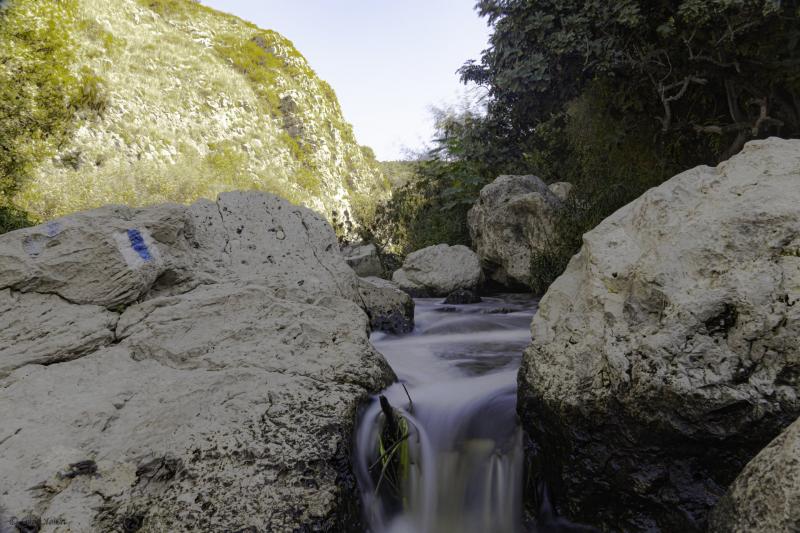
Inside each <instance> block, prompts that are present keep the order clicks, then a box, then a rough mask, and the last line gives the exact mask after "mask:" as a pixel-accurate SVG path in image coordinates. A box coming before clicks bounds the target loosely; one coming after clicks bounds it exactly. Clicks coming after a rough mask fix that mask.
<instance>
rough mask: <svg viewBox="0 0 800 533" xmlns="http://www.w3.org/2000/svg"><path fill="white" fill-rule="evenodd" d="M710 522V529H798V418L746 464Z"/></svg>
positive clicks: (739, 532) (745, 532) (748, 532)
mask: <svg viewBox="0 0 800 533" xmlns="http://www.w3.org/2000/svg"><path fill="white" fill-rule="evenodd" d="M710 522H711V523H710V526H709V531H710V532H711V533H774V532H776V531H800V419H798V420H797V421H796V422H795V423H794V424H792V425H791V426H789V428H788V429H786V430H785V431H784V432H783V433H781V434H780V435H779V436H778V437H777V438H776V439H775V440H773V441H772V442H770V443H769V445H768V446H767V447H766V448H764V449H763V450H762V451H761V453H759V454H758V455H757V456H756V457H755V459H753V460H752V461H750V462H749V463H748V464H747V466H746V467H745V469H744V470H743V471H742V473H741V474H739V477H737V478H736V481H735V482H734V483H733V485H732V486H731V488H730V489H729V490H728V492H727V493H726V494H725V496H724V497H723V498H722V499H721V500H720V501H719V503H718V504H717V507H716V508H715V509H714V511H713V512H712V513H711V521H710Z"/></svg>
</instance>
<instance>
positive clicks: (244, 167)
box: [0, 0, 388, 226]
mask: <svg viewBox="0 0 800 533" xmlns="http://www.w3.org/2000/svg"><path fill="white" fill-rule="evenodd" d="M0 13H2V14H0V17H1V18H0V24H2V27H0V49H2V50H4V51H2V52H0V68H2V70H0V86H2V87H3V88H2V89H0V92H2V93H3V94H0V96H2V97H4V99H5V101H6V104H0V116H1V118H3V119H4V120H6V123H5V125H0V149H1V150H0V172H2V174H0V187H2V191H3V193H4V194H5V196H6V199H7V200H8V199H9V198H10V199H11V200H12V201H13V202H14V203H15V204H17V206H18V207H20V208H22V209H24V210H26V211H28V212H29V213H30V214H31V215H33V217H34V218H39V219H43V218H50V217H52V216H56V215H60V214H64V213H68V212H72V211H76V210H80V209H85V208H90V207H95V206H99V205H102V204H107V203H125V204H130V205H144V204H150V203H154V202H161V201H165V200H171V201H177V202H188V201H191V200H194V199H196V198H198V197H208V198H212V197H215V196H216V195H217V193H219V192H221V191H225V190H231V189H260V190H267V191H271V192H275V193H277V194H279V195H281V196H283V197H286V198H288V199H290V200H292V201H295V202H301V203H303V204H305V205H308V206H309V207H311V208H313V209H316V210H318V211H320V212H323V213H325V214H326V215H327V216H328V217H329V218H331V219H332V220H333V221H334V222H336V223H338V224H342V225H345V226H346V225H347V223H346V221H347V220H348V218H355V216H356V212H357V211H359V210H360V211H368V210H369V206H370V205H371V204H372V203H373V202H374V200H375V199H377V198H378V197H380V196H382V195H384V194H386V191H387V188H388V187H387V184H386V181H385V178H384V177H383V175H382V174H381V171H380V169H379V167H378V165H377V163H376V162H375V159H374V156H373V155H372V152H371V150H369V149H368V148H362V147H360V146H359V145H358V144H357V143H356V140H355V138H354V136H353V132H352V128H351V127H350V125H349V124H347V123H346V122H345V121H344V119H343V117H342V113H341V109H340V107H339V104H338V102H337V99H336V96H335V94H334V92H333V90H332V89H331V88H330V86H329V85H328V84H327V83H325V82H324V81H322V80H320V79H319V78H317V76H316V75H315V73H314V72H313V71H312V70H311V68H310V67H309V65H308V63H307V62H306V60H305V59H304V58H303V56H302V55H301V54H300V53H299V52H298V51H297V50H295V49H294V47H293V46H292V43H291V42H289V41H288V40H287V39H285V38H283V37H282V36H281V35H279V34H278V33H275V32H273V31H268V30H261V29H259V28H257V27H256V26H254V25H252V24H249V23H247V22H245V21H242V20H240V19H238V18H235V17H233V16H229V15H225V14H222V13H219V12H217V11H214V10H212V9H209V8H206V7H204V6H201V5H200V4H198V3H196V2H192V1H191V0H48V1H47V2H43V1H41V0H11V1H10V2H9V3H8V4H7V9H6V11H2V12H0ZM49 77H52V78H53V79H49ZM10 102H13V103H10Z"/></svg>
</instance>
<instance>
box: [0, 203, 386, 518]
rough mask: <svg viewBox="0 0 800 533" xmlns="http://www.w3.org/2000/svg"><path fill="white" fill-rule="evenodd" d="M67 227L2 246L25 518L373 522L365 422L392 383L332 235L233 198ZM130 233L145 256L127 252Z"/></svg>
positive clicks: (10, 388)
mask: <svg viewBox="0 0 800 533" xmlns="http://www.w3.org/2000/svg"><path fill="white" fill-rule="evenodd" d="M58 225H59V226H58V228H60V231H51V230H50V229H48V226H47V225H45V226H39V227H36V228H31V229H28V230H22V231H17V232H12V233H9V234H6V235H2V236H0V310H1V311H2V315H0V326H3V327H2V329H1V330H0V341H2V344H0V412H2V413H3V424H2V427H0V443H2V449H1V450H2V451H1V453H0V479H2V480H3V483H2V484H0V507H3V508H5V509H6V511H7V514H8V516H9V517H17V518H21V517H24V516H28V515H31V516H34V517H38V518H39V519H41V520H42V521H43V522H44V523H45V524H48V525H47V526H46V528H45V529H44V531H48V532H59V533H66V532H69V531H116V530H137V529H138V530H140V531H189V530H193V531H197V530H202V531H223V530H231V531H235V530H242V529H245V528H254V529H253V530H254V531H287V532H288V531H297V530H303V529H307V530H341V529H343V528H344V527H345V526H351V525H352V524H354V523H357V522H358V520H359V518H360V517H359V514H358V499H357V498H358V494H357V490H356V487H355V484H354V483H355V481H354V478H353V476H352V472H351V469H350V466H349V461H350V454H351V443H350V441H351V439H352V435H353V424H354V422H355V416H356V409H357V407H358V405H359V402H360V401H361V400H362V399H364V398H366V397H367V396H368V395H369V394H370V393H374V392H377V391H378V390H380V389H382V388H383V387H385V386H386V385H387V384H388V383H390V382H391V381H392V380H393V379H394V375H393V373H392V371H391V369H390V368H389V367H388V365H387V364H386V363H385V361H384V360H383V358H382V357H381V356H380V354H378V353H377V352H376V351H375V350H374V349H373V348H372V346H371V345H370V344H369V341H368V333H369V324H368V317H367V315H366V314H365V313H364V312H363V310H362V309H361V307H360V306H361V305H363V302H362V300H361V296H360V294H359V291H358V279H357V277H356V276H355V274H354V273H353V271H352V270H351V269H350V268H349V267H348V266H347V265H346V264H345V262H344V261H343V259H342V258H341V255H340V254H339V251H338V247H337V244H336V239H335V236H334V234H333V231H332V230H331V228H330V227H329V226H328V225H327V223H325V222H324V221H323V220H322V219H321V217H320V216H318V215H316V214H314V213H312V212H311V211H309V210H308V209H305V208H300V207H296V206H294V205H291V204H289V203H288V202H286V201H283V200H280V199H278V198H276V197H274V196H272V195H269V194H263V193H228V194H223V195H221V196H220V198H219V200H218V202H209V201H201V202H198V203H196V204H194V205H192V206H188V207H182V206H156V207H153V208H146V209H137V210H129V209H122V208H116V207H109V208H101V209H98V210H95V211H90V212H87V213H79V214H77V215H73V216H70V217H65V218H63V219H59V221H58ZM129 228H137V229H139V230H140V232H141V234H142V235H145V233H144V232H146V235H147V238H145V239H143V242H144V245H145V246H144V247H142V246H138V247H137V246H136V243H133V242H132V241H131V240H130V239H128V241H125V240H122V242H121V243H120V242H119V241H118V240H117V239H116V238H115V237H114V236H115V235H117V234H119V233H120V232H124V231H127V229H129ZM48 232H49V233H53V235H52V236H50V235H49V234H48ZM124 235H125V236H126V237H127V236H128V234H127V233H124ZM31 236H33V239H34V241H33V242H36V243H39V244H40V247H39V248H37V249H36V250H38V253H29V251H28V250H31V248H30V246H28V249H27V250H26V244H25V243H26V242H31V239H29V237H31ZM143 250H146V251H147V252H148V253H149V254H150V260H145V258H144V257H143V255H142V253H141V252H142V251H143ZM131 251H133V252H135V254H136V256H135V257H133V260H131V258H130V256H131ZM137 257H138V258H139V259H136V258H137ZM6 341H8V343H10V344H13V346H11V347H10V348H9V347H7V346H6ZM55 363H57V364H55ZM44 365H46V366H44ZM126 528H127V529H126Z"/></svg>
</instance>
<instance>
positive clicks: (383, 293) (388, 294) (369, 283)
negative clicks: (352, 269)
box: [358, 277, 414, 333]
mask: <svg viewBox="0 0 800 533" xmlns="http://www.w3.org/2000/svg"><path fill="white" fill-rule="evenodd" d="M358 291H359V293H361V298H362V301H363V304H364V308H365V310H366V311H367V315H369V318H370V324H371V326H372V329H374V330H378V331H386V332H388V333H408V332H410V331H411V330H413V329H414V300H413V299H412V298H411V296H409V295H408V294H407V293H405V292H403V291H402V290H400V288H399V287H398V286H397V285H395V284H394V283H392V282H391V281H388V280H385V279H381V278H375V277H370V278H359V280H358Z"/></svg>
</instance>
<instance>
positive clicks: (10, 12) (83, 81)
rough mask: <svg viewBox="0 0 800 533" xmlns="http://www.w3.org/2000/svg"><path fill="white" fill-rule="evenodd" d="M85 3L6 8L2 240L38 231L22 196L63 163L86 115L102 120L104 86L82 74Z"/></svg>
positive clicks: (0, 78) (1, 89) (1, 15)
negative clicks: (77, 35) (43, 169)
mask: <svg viewBox="0 0 800 533" xmlns="http://www.w3.org/2000/svg"><path fill="white" fill-rule="evenodd" d="M76 10H77V0H59V1H57V2H27V3H25V4H24V5H22V6H19V8H16V6H15V9H10V8H9V6H8V5H4V6H3V7H2V8H0V43H2V46H0V232H5V231H9V230H12V229H16V228H17V227H21V226H25V225H28V224H30V220H29V217H28V215H27V214H26V213H24V212H23V211H22V210H20V209H19V208H18V207H16V206H15V205H14V202H13V198H14V195H15V194H16V193H17V192H18V191H19V190H20V189H21V188H22V187H24V186H25V184H26V183H27V182H28V181H29V180H30V179H31V175H32V173H33V171H34V168H35V166H36V165H37V164H39V163H40V162H41V161H43V160H45V159H46V158H49V157H52V156H53V155H55V152H56V149H57V148H58V147H59V145H61V144H62V143H64V142H65V141H66V139H67V138H68V136H69V135H70V134H71V132H72V131H73V129H74V127H75V117H76V115H78V114H81V113H84V114H86V113H100V112H102V111H103V108H104V105H105V99H104V96H103V94H102V84H103V82H102V80H101V79H100V78H99V77H98V76H97V75H95V74H94V72H92V71H91V69H89V68H86V67H84V68H81V69H75V68H74V65H75V62H76V56H75V52H74V48H75V43H74V42H73V41H72V37H71V36H72V34H73V32H74V31H76V28H77V26H78V20H77V17H76Z"/></svg>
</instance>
